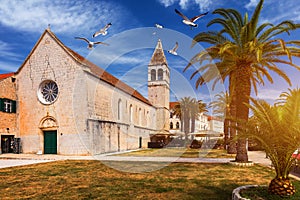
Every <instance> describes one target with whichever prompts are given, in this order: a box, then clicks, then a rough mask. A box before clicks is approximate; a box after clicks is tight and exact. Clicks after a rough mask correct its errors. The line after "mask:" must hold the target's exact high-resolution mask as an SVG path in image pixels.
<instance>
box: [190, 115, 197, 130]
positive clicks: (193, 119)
mask: <svg viewBox="0 0 300 200" xmlns="http://www.w3.org/2000/svg"><path fill="white" fill-rule="evenodd" d="M191 120H192V125H191V132H192V133H194V132H195V124H196V116H195V115H192V119H191Z"/></svg>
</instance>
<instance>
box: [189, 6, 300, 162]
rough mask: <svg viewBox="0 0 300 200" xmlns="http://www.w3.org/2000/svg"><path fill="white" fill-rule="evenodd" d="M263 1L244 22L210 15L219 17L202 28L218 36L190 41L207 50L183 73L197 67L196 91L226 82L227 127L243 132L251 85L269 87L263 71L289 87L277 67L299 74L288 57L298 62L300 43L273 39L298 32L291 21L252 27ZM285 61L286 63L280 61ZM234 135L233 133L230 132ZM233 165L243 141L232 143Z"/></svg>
mask: <svg viewBox="0 0 300 200" xmlns="http://www.w3.org/2000/svg"><path fill="white" fill-rule="evenodd" d="M263 2H264V0H260V1H259V3H258V5H257V6H256V8H255V11H254V13H253V15H252V17H251V18H250V19H249V18H248V14H247V13H246V14H245V15H244V17H242V15H241V14H240V13H239V12H238V11H237V10H234V9H223V8H221V9H216V10H215V11H213V14H217V15H220V16H221V17H217V18H214V19H212V20H211V21H210V22H209V23H208V25H207V26H208V27H210V26H211V25H214V24H217V25H220V26H221V30H220V31H206V32H201V33H199V34H198V35H196V36H195V37H194V41H195V42H194V43H193V45H195V43H196V42H205V43H208V44H210V45H211V46H210V47H208V48H206V49H205V50H203V51H201V52H199V53H198V54H196V55H195V56H194V57H193V58H192V59H191V61H190V63H189V65H188V66H187V67H186V68H185V70H187V69H188V68H189V67H190V66H191V65H192V64H194V63H200V67H199V68H198V69H197V70H196V71H195V72H194V73H193V74H192V76H191V78H193V77H195V76H196V75H199V76H200V77H198V79H197V81H196V87H198V86H199V85H203V84H205V83H206V82H209V81H213V85H215V84H216V83H217V82H219V81H224V80H225V79H226V78H229V91H230V96H231V98H232V101H231V106H230V110H231V112H232V114H231V118H232V120H231V122H232V125H230V126H234V123H235V122H236V121H238V123H237V126H238V127H239V126H243V124H244V123H246V122H247V121H248V116H249V108H248V107H247V106H246V105H247V104H249V101H250V100H249V99H250V95H251V89H252V88H254V90H255V92H257V84H258V83H259V84H264V80H268V81H269V82H271V83H273V78H272V76H271V75H270V73H269V71H272V72H275V73H276V74H278V75H279V76H280V77H282V78H283V79H284V80H286V81H287V83H289V84H290V85H291V82H290V79H289V77H288V76H287V75H286V73H285V72H284V71H282V70H281V69H280V68H279V67H278V66H277V64H285V65H287V66H292V67H295V68H296V69H298V70H300V67H298V66H297V65H295V64H294V63H293V61H292V57H293V56H299V55H300V54H299V53H300V49H299V44H300V41H288V42H285V41H284V40H283V39H280V38H277V37H278V36H279V35H280V34H282V33H288V34H289V32H290V31H291V30H295V29H297V28H299V27H300V25H298V24H294V23H293V22H292V21H283V22H281V23H279V24H278V25H273V24H271V23H263V24H260V25H259V23H258V21H259V16H260V12H261V10H262V7H263ZM286 58H288V59H286ZM231 130H232V131H233V132H232V133H231V134H233V135H234V134H235V130H234V129H231ZM237 144H238V145H237V155H236V161H238V162H247V161H248V155H247V149H246V139H239V140H238V142H237Z"/></svg>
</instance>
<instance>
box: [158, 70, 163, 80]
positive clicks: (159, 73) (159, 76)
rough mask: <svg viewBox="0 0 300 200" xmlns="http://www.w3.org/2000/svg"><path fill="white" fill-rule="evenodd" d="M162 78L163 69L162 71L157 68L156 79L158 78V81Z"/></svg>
mask: <svg viewBox="0 0 300 200" xmlns="http://www.w3.org/2000/svg"><path fill="white" fill-rule="evenodd" d="M163 78H164V71H163V70H162V69H159V70H158V74H157V79H158V80H159V81H162V80H163Z"/></svg>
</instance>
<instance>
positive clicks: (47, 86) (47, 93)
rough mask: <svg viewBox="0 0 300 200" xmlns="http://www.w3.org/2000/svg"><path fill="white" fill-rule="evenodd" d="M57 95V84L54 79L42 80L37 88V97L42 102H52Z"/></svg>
mask: <svg viewBox="0 0 300 200" xmlns="http://www.w3.org/2000/svg"><path fill="white" fill-rule="evenodd" d="M57 96H58V86H57V84H56V83H55V82H54V81H51V80H46V81H43V82H42V83H41V84H40V86H39V89H38V99H39V100H40V102H41V103H43V104H51V103H53V102H54V101H55V100H56V99H57Z"/></svg>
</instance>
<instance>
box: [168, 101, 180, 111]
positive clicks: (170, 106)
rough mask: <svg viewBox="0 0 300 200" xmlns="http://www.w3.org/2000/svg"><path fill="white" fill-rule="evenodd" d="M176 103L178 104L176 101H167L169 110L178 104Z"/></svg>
mask: <svg viewBox="0 0 300 200" xmlns="http://www.w3.org/2000/svg"><path fill="white" fill-rule="evenodd" d="M178 104H179V102H178V101H175V102H170V103H169V108H170V110H171V109H173V108H174V107H175V106H176V105H178Z"/></svg>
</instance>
